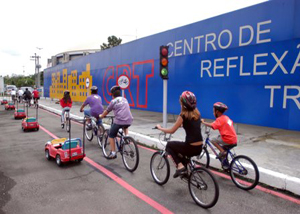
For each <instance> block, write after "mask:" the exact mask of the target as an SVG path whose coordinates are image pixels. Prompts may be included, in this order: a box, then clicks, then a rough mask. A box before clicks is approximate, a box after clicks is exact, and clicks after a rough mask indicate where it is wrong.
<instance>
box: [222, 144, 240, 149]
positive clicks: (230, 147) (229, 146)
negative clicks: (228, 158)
mask: <svg viewBox="0 0 300 214" xmlns="http://www.w3.org/2000/svg"><path fill="white" fill-rule="evenodd" d="M236 146H237V144H232V145H226V146H223V149H225V150H230V149H232V148H233V147H236Z"/></svg>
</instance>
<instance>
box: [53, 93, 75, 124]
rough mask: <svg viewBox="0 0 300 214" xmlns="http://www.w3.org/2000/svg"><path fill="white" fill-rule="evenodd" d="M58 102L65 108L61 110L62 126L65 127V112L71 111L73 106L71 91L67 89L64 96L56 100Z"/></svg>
mask: <svg viewBox="0 0 300 214" xmlns="http://www.w3.org/2000/svg"><path fill="white" fill-rule="evenodd" d="M58 103H60V106H61V107H62V108H63V109H62V112H61V128H62V129H63V128H64V126H65V112H66V111H70V109H71V108H72V99H71V96H70V91H68V90H66V91H65V92H64V97H63V98H62V99H60V100H59V101H57V102H56V104H58Z"/></svg>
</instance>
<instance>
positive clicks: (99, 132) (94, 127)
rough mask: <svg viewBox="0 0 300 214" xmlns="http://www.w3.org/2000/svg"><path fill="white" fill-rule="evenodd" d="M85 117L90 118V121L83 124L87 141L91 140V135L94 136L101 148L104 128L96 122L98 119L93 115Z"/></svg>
mask: <svg viewBox="0 0 300 214" xmlns="http://www.w3.org/2000/svg"><path fill="white" fill-rule="evenodd" d="M85 119H87V120H88V119H90V121H91V123H86V125H85V136H86V139H87V140H88V141H92V140H93V137H94V136H96V138H97V143H98V145H99V146H100V148H102V138H103V134H104V132H105V128H104V126H103V125H102V124H97V123H98V121H97V119H96V118H95V117H89V116H85Z"/></svg>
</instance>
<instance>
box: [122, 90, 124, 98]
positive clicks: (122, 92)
mask: <svg viewBox="0 0 300 214" xmlns="http://www.w3.org/2000/svg"><path fill="white" fill-rule="evenodd" d="M122 97H124V90H123V89H122Z"/></svg>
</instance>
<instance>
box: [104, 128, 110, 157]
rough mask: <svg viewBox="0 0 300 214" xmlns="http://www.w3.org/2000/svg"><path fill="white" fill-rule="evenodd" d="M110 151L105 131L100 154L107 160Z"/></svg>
mask: <svg viewBox="0 0 300 214" xmlns="http://www.w3.org/2000/svg"><path fill="white" fill-rule="evenodd" d="M110 151H111V146H110V143H109V140H108V130H106V131H105V133H104V136H103V139H102V153H103V156H104V157H105V158H108V156H109V154H110Z"/></svg>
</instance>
